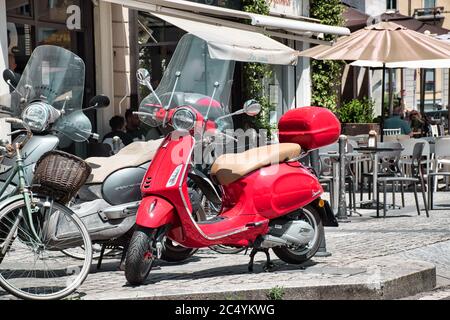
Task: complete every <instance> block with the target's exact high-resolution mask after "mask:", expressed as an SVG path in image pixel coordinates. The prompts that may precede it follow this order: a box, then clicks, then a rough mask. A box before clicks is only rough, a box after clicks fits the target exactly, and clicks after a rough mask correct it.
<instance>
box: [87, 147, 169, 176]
mask: <svg viewBox="0 0 450 320" xmlns="http://www.w3.org/2000/svg"><path fill="white" fill-rule="evenodd" d="M162 141H163V139H160V140H152V141H148V142H140V141H138V142H133V143H132V144H130V145H128V146H126V147H125V148H123V149H122V150H120V151H119V152H118V153H117V154H116V155H114V156H111V157H102V158H89V159H86V162H87V163H88V164H89V165H90V166H91V167H92V173H91V175H90V177H89V179H88V181H87V183H88V184H98V183H103V181H105V179H106V178H107V177H108V176H109V175H110V174H111V173H113V172H115V171H117V170H120V169H124V168H129V167H139V166H141V165H143V164H145V163H147V162H150V161H151V160H152V159H153V157H154V155H155V153H156V151H158V148H159V146H160V145H161V143H162Z"/></svg>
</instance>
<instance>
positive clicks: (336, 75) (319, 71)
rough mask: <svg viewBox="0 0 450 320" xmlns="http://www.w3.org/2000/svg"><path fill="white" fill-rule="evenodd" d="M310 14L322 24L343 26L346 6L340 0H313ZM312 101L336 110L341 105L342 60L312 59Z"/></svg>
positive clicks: (329, 37) (332, 38) (328, 38)
mask: <svg viewBox="0 0 450 320" xmlns="http://www.w3.org/2000/svg"><path fill="white" fill-rule="evenodd" d="M310 5H311V8H310V15H311V17H312V18H316V19H319V20H320V21H321V23H322V24H326V25H332V26H343V25H344V19H343V16H342V14H343V12H344V6H343V5H342V4H341V1H340V0H311V3H310ZM334 39H335V36H330V35H327V36H326V37H325V40H329V41H331V40H334ZM311 67H312V70H311V71H312V72H311V74H312V76H311V78H312V103H313V104H314V105H318V106H322V107H325V108H328V109H330V110H332V111H334V112H336V111H337V107H338V105H339V97H340V88H341V79H342V70H343V67H344V63H343V62H342V61H332V60H324V61H319V60H312V62H311Z"/></svg>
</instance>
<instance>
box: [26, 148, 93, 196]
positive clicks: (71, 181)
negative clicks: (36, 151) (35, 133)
mask: <svg viewBox="0 0 450 320" xmlns="http://www.w3.org/2000/svg"><path fill="white" fill-rule="evenodd" d="M91 172H92V169H91V167H90V166H89V165H88V164H87V162H86V161H84V160H82V159H80V158H78V157H75V156H73V155H71V154H68V153H65V152H61V151H50V152H47V153H46V154H44V155H43V156H42V157H41V159H39V161H38V162H37V164H36V171H35V173H34V178H33V188H32V190H33V192H35V193H38V194H41V195H45V196H50V197H52V198H53V199H54V200H56V201H57V202H61V203H68V202H69V201H70V200H71V199H72V198H73V197H74V196H75V195H76V194H77V192H78V191H79V190H80V188H81V187H82V186H83V185H84V184H85V183H86V181H87V179H88V178H89V175H90V174H91Z"/></svg>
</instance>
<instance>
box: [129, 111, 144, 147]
mask: <svg viewBox="0 0 450 320" xmlns="http://www.w3.org/2000/svg"><path fill="white" fill-rule="evenodd" d="M125 119H126V121H127V125H126V128H125V129H126V132H127V134H128V135H129V136H130V137H131V139H133V141H145V132H144V130H142V129H141V127H140V125H141V120H140V119H139V116H137V115H135V114H133V110H131V109H128V110H127V112H126V113H125Z"/></svg>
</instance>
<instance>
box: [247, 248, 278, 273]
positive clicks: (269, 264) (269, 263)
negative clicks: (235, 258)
mask: <svg viewBox="0 0 450 320" xmlns="http://www.w3.org/2000/svg"><path fill="white" fill-rule="evenodd" d="M258 252H264V253H265V254H266V259H267V261H266V264H265V265H264V267H263V270H264V271H265V272H270V271H271V270H272V269H273V268H274V267H275V264H274V263H273V262H272V261H271V260H270V253H269V249H256V248H253V250H252V253H250V262H249V264H248V271H249V272H253V266H254V263H255V256H256V254H257V253H258Z"/></svg>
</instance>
